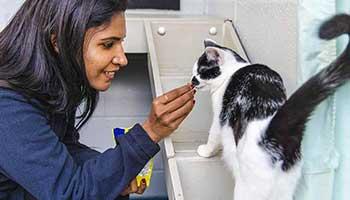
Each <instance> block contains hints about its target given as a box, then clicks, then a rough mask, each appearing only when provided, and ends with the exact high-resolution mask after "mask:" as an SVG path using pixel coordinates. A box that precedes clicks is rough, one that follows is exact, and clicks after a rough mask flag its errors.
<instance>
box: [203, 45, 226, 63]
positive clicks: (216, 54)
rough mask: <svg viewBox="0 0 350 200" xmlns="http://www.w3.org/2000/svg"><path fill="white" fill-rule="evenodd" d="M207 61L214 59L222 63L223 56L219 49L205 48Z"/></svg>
mask: <svg viewBox="0 0 350 200" xmlns="http://www.w3.org/2000/svg"><path fill="white" fill-rule="evenodd" d="M205 54H206V55H207V59H208V61H214V62H215V63H217V64H219V65H222V64H223V63H224V56H223V53H222V52H221V50H220V49H218V48H215V47H213V48H211V47H209V48H207V49H206V50H205Z"/></svg>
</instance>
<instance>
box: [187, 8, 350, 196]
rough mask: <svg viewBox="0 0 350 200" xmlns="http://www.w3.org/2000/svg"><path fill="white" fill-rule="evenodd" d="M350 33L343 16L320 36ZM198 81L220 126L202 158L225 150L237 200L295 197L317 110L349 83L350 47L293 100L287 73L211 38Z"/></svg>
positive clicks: (211, 135)
mask: <svg viewBox="0 0 350 200" xmlns="http://www.w3.org/2000/svg"><path fill="white" fill-rule="evenodd" d="M342 34H350V16H349V15H345V14H341V15H336V16H334V17H333V18H331V19H329V20H328V21H326V22H324V23H323V24H322V26H321V27H320V29H319V37H320V38H321V39H327V40H330V39H333V38H336V37H338V36H339V35H342ZM204 45H205V51H204V53H203V54H202V55H201V56H200V58H199V59H198V60H197V61H196V63H195V64H194V67H193V76H192V80H191V82H192V84H193V85H195V88H196V89H197V90H210V93H211V98H212V105H213V107H212V109H213V113H214V115H213V121H212V125H211V128H210V130H209V136H208V141H207V143H206V144H204V145H201V146H199V147H198V149H197V152H198V154H199V155H200V156H202V157H211V156H214V155H216V154H217V153H218V152H219V151H220V150H222V157H223V160H224V162H225V164H226V165H227V166H228V168H229V169H230V170H232V175H233V177H234V179H235V188H234V194H233V198H234V200H292V199H293V196H294V192H295V188H296V186H297V184H298V180H299V178H300V177H301V167H302V160H303V159H302V155H301V149H300V148H301V142H302V139H303V132H304V129H305V124H306V122H307V121H308V119H309V117H310V116H311V114H312V112H313V111H314V109H315V107H316V106H317V105H318V104H319V103H321V102H322V101H323V100H324V99H326V98H327V97H328V96H329V95H331V94H333V93H334V92H335V90H336V89H337V88H338V87H339V86H341V85H343V84H344V83H346V82H347V81H348V80H349V79H350V44H348V46H347V49H346V50H345V51H344V52H343V54H342V55H340V56H339V57H338V58H337V59H336V60H335V61H334V62H333V63H331V64H330V65H329V66H328V67H326V68H325V69H323V70H322V71H320V72H319V73H318V74H316V75H315V76H313V77H312V78H310V79H309V80H308V81H307V82H305V83H304V84H303V85H302V86H301V87H300V88H299V89H298V90H296V91H295V92H294V93H293V94H292V95H291V96H290V98H288V99H287V97H286V90H285V87H284V84H283V80H282V78H281V76H280V75H279V74H278V73H277V72H275V71H274V70H272V69H270V68H269V67H267V66H265V65H262V64H251V63H249V62H247V61H246V60H244V59H243V58H242V57H241V56H240V55H238V54H237V53H236V52H235V51H233V50H231V49H229V48H226V47H222V46H220V45H219V44H217V43H216V42H215V41H213V40H208V39H207V40H205V41H204Z"/></svg>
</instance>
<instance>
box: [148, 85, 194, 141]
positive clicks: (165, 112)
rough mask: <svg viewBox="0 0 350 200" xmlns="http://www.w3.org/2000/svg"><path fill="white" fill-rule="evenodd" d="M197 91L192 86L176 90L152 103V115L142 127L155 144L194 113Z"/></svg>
mask: <svg viewBox="0 0 350 200" xmlns="http://www.w3.org/2000/svg"><path fill="white" fill-rule="evenodd" d="M195 93H196V91H195V90H194V89H193V87H192V85H191V84H187V85H184V86H182V87H179V88H176V89H174V90H172V91H170V92H167V93H166V94H163V95H162V96H160V97H157V98H156V99H154V100H153V102H152V109H151V113H150V115H149V116H148V119H147V120H146V121H145V122H144V123H143V125H142V127H143V128H144V130H145V131H146V132H147V133H148V135H149V136H150V138H151V139H152V140H153V141H154V142H159V141H160V140H161V139H163V138H165V137H167V136H169V135H170V134H171V133H172V132H174V131H175V130H176V129H177V128H178V127H179V125H180V124H181V122H182V121H183V120H184V119H185V118H186V117H187V115H188V114H189V113H190V112H191V111H192V109H193V106H194V104H195V100H194V94H195Z"/></svg>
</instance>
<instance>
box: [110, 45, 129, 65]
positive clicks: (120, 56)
mask: <svg viewBox="0 0 350 200" xmlns="http://www.w3.org/2000/svg"><path fill="white" fill-rule="evenodd" d="M112 62H113V64H115V65H119V66H121V67H124V66H126V65H127V64H128V59H127V57H126V55H125V52H124V49H123V48H122V47H121V48H120V49H119V50H118V52H117V54H116V55H115V57H114V58H113V60H112Z"/></svg>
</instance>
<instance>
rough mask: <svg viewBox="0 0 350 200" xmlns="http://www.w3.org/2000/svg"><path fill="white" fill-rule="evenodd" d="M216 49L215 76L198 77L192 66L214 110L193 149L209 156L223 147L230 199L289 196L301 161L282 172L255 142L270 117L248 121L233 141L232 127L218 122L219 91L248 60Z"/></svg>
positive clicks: (268, 199) (281, 198) (277, 199)
mask: <svg viewBox="0 0 350 200" xmlns="http://www.w3.org/2000/svg"><path fill="white" fill-rule="evenodd" d="M208 48H209V47H208ZM210 48H212V47H210ZM217 50H218V51H221V53H220V56H223V55H224V64H223V65H222V66H221V71H222V74H221V75H220V76H219V77H217V78H215V79H212V80H201V79H200V77H199V76H198V75H196V73H195V72H196V69H197V63H196V64H195V66H194V69H193V72H194V75H196V77H197V79H198V80H200V85H199V86H198V88H200V89H207V90H208V89H209V90H210V91H211V94H212V105H213V113H214V116H213V122H212V125H211V128H210V131H209V137H208V142H207V144H204V145H201V146H199V147H198V150H197V152H198V154H199V155H200V156H202V157H211V156H214V155H216V154H217V153H218V151H219V150H220V149H222V150H223V160H224V162H225V164H226V165H227V167H228V169H230V170H231V172H232V175H233V178H234V179H235V188H234V200H292V199H293V194H294V190H295V188H296V185H297V182H298V179H299V177H300V175H301V162H299V163H297V164H296V165H295V166H294V167H293V168H291V169H290V170H289V171H288V172H284V171H282V169H281V167H280V164H278V163H277V164H275V165H272V162H271V156H270V155H268V153H267V152H266V151H264V149H262V148H261V147H260V146H259V145H258V142H259V141H260V139H261V137H262V135H263V134H265V130H266V128H267V127H268V124H269V123H270V121H271V119H272V117H269V118H266V119H263V120H259V121H258V120H256V121H252V122H249V124H248V126H247V128H246V131H245V133H244V134H243V136H242V138H241V139H240V140H239V143H238V144H237V145H236V144H235V139H234V135H233V134H234V133H233V130H232V128H231V127H230V126H228V125H224V126H221V125H220V119H219V115H220V113H221V109H222V101H223V95H224V92H225V90H226V87H227V85H228V83H229V81H230V77H231V76H232V75H233V73H234V72H235V71H237V70H238V69H240V68H241V67H244V66H246V65H249V63H238V62H235V59H234V58H232V57H230V56H232V55H230V54H228V53H224V52H222V51H223V50H221V49H217ZM232 66H234V67H232Z"/></svg>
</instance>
